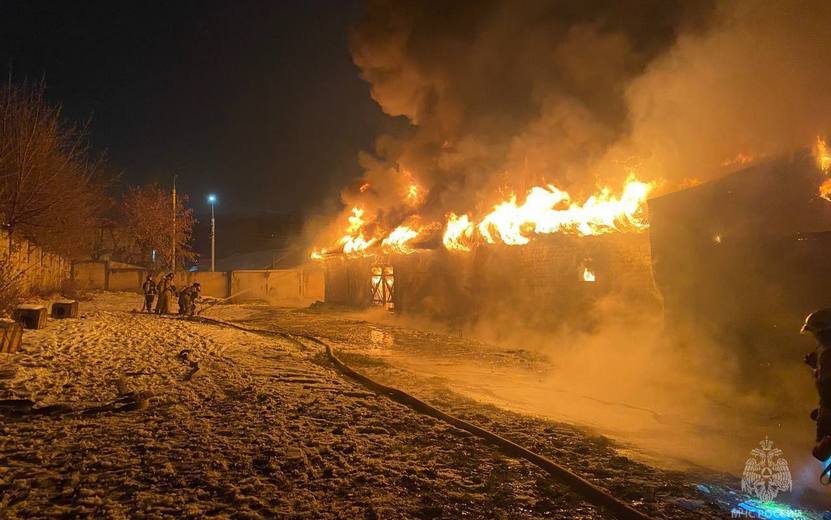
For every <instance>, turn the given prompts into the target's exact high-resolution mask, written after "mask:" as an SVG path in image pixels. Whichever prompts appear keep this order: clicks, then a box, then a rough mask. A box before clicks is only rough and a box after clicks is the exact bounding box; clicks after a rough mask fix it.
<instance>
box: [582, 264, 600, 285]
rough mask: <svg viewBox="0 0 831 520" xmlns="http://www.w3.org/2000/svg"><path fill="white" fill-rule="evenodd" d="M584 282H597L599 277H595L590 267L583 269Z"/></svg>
mask: <svg viewBox="0 0 831 520" xmlns="http://www.w3.org/2000/svg"><path fill="white" fill-rule="evenodd" d="M583 281H584V282H594V281H597V277H596V276H595V275H594V271H592V270H591V269H589V268H588V267H584V268H583Z"/></svg>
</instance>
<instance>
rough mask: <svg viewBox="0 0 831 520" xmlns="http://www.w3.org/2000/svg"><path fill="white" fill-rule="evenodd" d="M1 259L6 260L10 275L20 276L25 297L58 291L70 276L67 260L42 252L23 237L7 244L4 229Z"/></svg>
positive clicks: (0, 232) (1, 235)
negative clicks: (34, 293) (8, 264)
mask: <svg viewBox="0 0 831 520" xmlns="http://www.w3.org/2000/svg"><path fill="white" fill-rule="evenodd" d="M0 258H3V259H5V258H8V259H9V261H10V262H11V270H12V273H14V274H15V275H16V274H19V276H20V279H19V284H20V289H21V292H22V294H24V295H28V294H31V293H33V292H48V291H57V290H59V289H60V288H61V285H63V282H64V281H66V280H67V279H68V278H69V276H70V265H71V264H70V262H69V260H67V259H66V258H64V257H62V256H59V255H56V254H53V253H48V252H45V251H44V250H43V249H41V248H40V247H38V246H37V245H36V244H34V243H32V242H29V241H28V240H26V239H25V238H14V239H13V240H11V241H10V240H9V235H8V232H7V231H6V230H0Z"/></svg>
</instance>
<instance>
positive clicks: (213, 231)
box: [208, 193, 216, 272]
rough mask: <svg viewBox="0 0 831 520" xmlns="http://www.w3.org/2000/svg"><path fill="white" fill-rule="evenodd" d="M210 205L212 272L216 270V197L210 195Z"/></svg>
mask: <svg viewBox="0 0 831 520" xmlns="http://www.w3.org/2000/svg"><path fill="white" fill-rule="evenodd" d="M208 203H209V204H210V205H211V272H214V269H215V268H216V219H215V218H214V204H216V195H214V194H213V193H211V194H210V195H208Z"/></svg>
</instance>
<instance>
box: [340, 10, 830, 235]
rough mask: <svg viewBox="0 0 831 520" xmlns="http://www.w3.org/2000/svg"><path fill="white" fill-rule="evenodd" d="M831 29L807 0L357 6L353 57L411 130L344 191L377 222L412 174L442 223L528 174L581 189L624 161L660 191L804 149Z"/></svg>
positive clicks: (815, 119) (614, 172)
mask: <svg viewBox="0 0 831 520" xmlns="http://www.w3.org/2000/svg"><path fill="white" fill-rule="evenodd" d="M830 26H831V5H829V4H827V3H824V2H821V1H811V0H806V1H792V2H765V1H761V0H759V1H744V2H721V3H719V2H713V1H693V2H683V3H679V2H663V1H660V0H655V1H651V0H646V1H643V0H638V1H635V0H631V1H617V0H616V1H596V2H561V1H525V2H511V1H508V0H491V1H485V2H482V1H475V2H453V3H450V4H447V3H433V2H398V1H389V0H373V1H370V3H369V5H368V12H367V16H366V19H365V21H364V22H363V23H361V24H360V25H359V26H358V27H356V28H355V29H354V30H353V33H352V48H353V58H354V61H355V63H356V65H357V66H358V67H359V68H360V70H361V73H362V75H363V77H364V78H365V79H366V80H367V81H368V82H369V84H370V85H371V94H372V97H373V99H375V101H377V102H378V104H379V105H380V106H381V108H382V109H383V110H384V111H385V112H386V113H387V114H389V115H390V116H400V117H404V118H406V119H407V120H408V121H409V123H410V127H409V130H408V131H406V132H404V133H402V134H399V135H384V136H381V137H379V138H378V139H377V142H376V147H375V150H374V151H373V152H372V153H362V154H361V156H360V162H361V164H362V166H363V167H364V169H365V172H366V173H365V178H364V180H363V181H362V182H361V183H359V184H356V185H355V186H352V187H349V188H348V189H346V190H344V192H343V193H342V198H343V200H344V202H345V203H346V204H347V205H348V206H349V207H351V206H352V205H355V204H360V205H361V206H362V207H365V208H368V209H369V211H370V212H377V213H376V214H375V215H374V218H376V219H378V221H379V222H381V223H383V224H384V225H385V227H389V229H391V228H392V227H394V226H395V225H398V224H399V223H400V222H401V221H402V220H403V219H405V218H406V217H407V215H408V213H410V212H414V211H415V208H413V207H412V205H408V204H406V203H405V202H404V201H405V199H404V196H403V194H404V193H406V190H407V187H408V186H409V185H410V184H411V183H412V182H416V183H417V184H418V185H419V187H420V193H422V194H426V198H425V199H423V200H421V201H420V203H419V205H420V206H421V207H420V208H418V211H419V213H420V214H421V215H422V216H423V217H424V219H425V220H426V221H432V220H436V221H440V222H443V221H444V217H445V215H446V214H447V213H448V212H450V211H454V212H457V213H459V212H466V211H473V212H474V213H479V212H482V211H486V210H488V209H490V206H491V205H492V204H493V203H494V202H495V198H496V197H503V196H505V195H507V194H508V192H516V193H518V194H523V193H524V192H525V191H526V190H527V189H528V188H529V187H530V186H532V185H538V184H543V183H547V182H553V183H555V184H557V185H558V186H559V187H562V188H565V189H567V190H569V191H570V192H572V194H575V195H579V194H585V193H588V192H592V191H594V190H595V188H596V186H597V184H598V183H603V184H609V185H612V186H619V185H620V183H621V182H622V180H623V178H624V177H625V176H626V175H627V174H628V172H629V171H630V170H631V169H634V170H635V171H636V172H637V173H638V175H639V177H640V178H643V179H647V180H653V179H665V180H666V181H667V182H666V183H665V184H664V185H663V189H664V190H665V191H671V190H674V189H677V188H678V187H681V186H683V185H684V184H685V183H686V182H687V180H688V179H691V178H695V179H698V180H703V181H706V180H709V179H712V178H715V177H717V176H719V175H721V174H724V173H727V172H729V171H730V170H731V169H734V168H735V167H736V166H735V163H734V162H732V160H733V159H734V158H735V157H738V156H739V154H743V155H744V156H746V157H754V158H759V157H764V156H771V155H775V154H778V153H781V152H785V151H790V150H793V149H795V148H801V147H804V146H807V145H809V144H810V143H811V142H812V141H813V139H814V137H815V136H816V135H818V134H824V133H826V130H827V128H828V121H829V120H831V119H830V118H829V116H830V115H831V76H829V74H828V70H827V60H826V56H827V49H829V48H831V31H829V30H828V27H830ZM364 182H366V183H368V184H369V186H370V187H369V189H368V190H365V191H364V192H361V191H359V190H358V186H360V185H361V184H363V183H364ZM483 194H485V195H486V196H483Z"/></svg>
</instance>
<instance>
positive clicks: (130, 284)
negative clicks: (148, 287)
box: [107, 269, 146, 292]
mask: <svg viewBox="0 0 831 520" xmlns="http://www.w3.org/2000/svg"><path fill="white" fill-rule="evenodd" d="M145 276H146V274H145V270H144V269H110V271H109V276H108V279H107V289H108V290H110V291H134V292H139V291H140V290H141V284H142V283H143V281H144V278H145Z"/></svg>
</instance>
